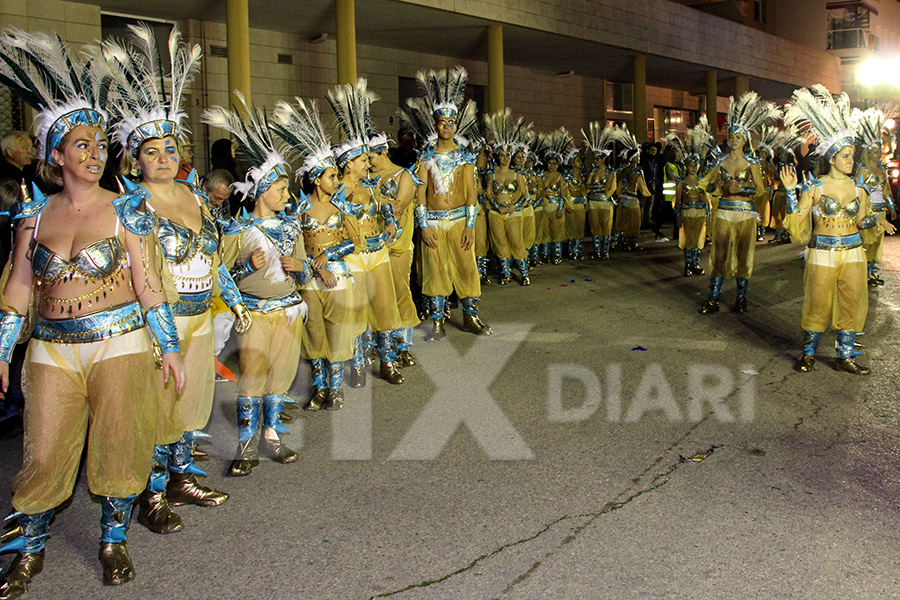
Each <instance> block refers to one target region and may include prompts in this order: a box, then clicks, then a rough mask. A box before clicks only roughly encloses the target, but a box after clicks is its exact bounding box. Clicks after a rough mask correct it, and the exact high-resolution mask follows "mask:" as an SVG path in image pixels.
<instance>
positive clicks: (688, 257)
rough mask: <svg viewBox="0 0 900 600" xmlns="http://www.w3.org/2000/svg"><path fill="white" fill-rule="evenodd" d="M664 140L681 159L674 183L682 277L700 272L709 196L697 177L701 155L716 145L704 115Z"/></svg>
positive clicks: (700, 273) (700, 174)
mask: <svg viewBox="0 0 900 600" xmlns="http://www.w3.org/2000/svg"><path fill="white" fill-rule="evenodd" d="M666 143H667V144H668V145H669V146H671V147H675V148H678V150H679V153H680V154H681V156H682V157H684V158H683V160H684V166H685V171H686V173H685V176H684V177H683V178H682V179H681V180H680V181H679V182H678V184H676V186H675V216H676V222H677V224H678V247H679V248H681V249H682V250H684V276H685V277H692V276H694V275H703V273H704V271H703V269H702V268H701V267H700V251H701V250H702V249H703V245H704V242H705V241H706V223H707V220H708V219H709V216H710V208H711V205H710V199H709V194H708V193H707V191H706V189H705V188H704V187H703V186H702V185H701V183H700V180H701V178H702V177H703V175H704V173H702V172H701V168H702V160H703V159H702V157H704V156H706V154H707V152H709V150H710V149H711V148H713V147H715V145H716V140H715V138H713V137H712V134H711V133H710V131H709V123H708V122H707V120H706V116H703V117H701V118H700V122H699V123H698V124H697V125H696V126H694V127H692V128H691V129H689V130H687V131H686V132H685V133H684V138H683V139H682V138H680V137H678V135H677V134H674V133H673V134H671V135H669V136H668V137H666Z"/></svg>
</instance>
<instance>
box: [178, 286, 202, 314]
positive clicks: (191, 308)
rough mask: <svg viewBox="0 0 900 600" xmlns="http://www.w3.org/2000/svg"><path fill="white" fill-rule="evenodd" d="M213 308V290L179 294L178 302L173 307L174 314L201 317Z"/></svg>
mask: <svg viewBox="0 0 900 600" xmlns="http://www.w3.org/2000/svg"><path fill="white" fill-rule="evenodd" d="M210 306H212V290H206V291H205V292H197V293H195V294H178V302H176V303H175V304H173V305H172V314H174V315H181V316H189V315H200V314H203V313H205V312H206V311H207V310H209V307H210Z"/></svg>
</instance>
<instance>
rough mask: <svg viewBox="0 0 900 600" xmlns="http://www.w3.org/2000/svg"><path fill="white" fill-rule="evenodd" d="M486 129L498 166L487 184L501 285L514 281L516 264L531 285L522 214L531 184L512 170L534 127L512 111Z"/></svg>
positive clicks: (493, 118) (492, 118) (489, 120)
mask: <svg viewBox="0 0 900 600" xmlns="http://www.w3.org/2000/svg"><path fill="white" fill-rule="evenodd" d="M484 126H485V133H486V134H487V138H488V142H489V143H490V144H491V146H492V147H493V151H494V161H495V166H494V170H493V172H492V173H489V174H488V176H487V180H486V181H485V197H486V198H487V200H488V204H489V205H490V207H491V210H490V212H489V213H488V222H489V229H490V232H491V248H492V249H493V250H494V254H495V255H496V256H497V260H499V261H500V285H506V284H508V283H509V282H510V281H511V280H512V261H513V260H515V261H516V267H517V268H518V269H519V273H520V274H521V277H522V279H521V283H522V285H530V284H531V280H530V279H529V278H528V261H527V260H526V258H527V256H528V255H527V253H526V249H525V242H524V240H523V238H522V235H523V231H522V212H521V209H522V206H524V204H525V202H527V201H528V184H527V182H526V181H525V176H524V175H522V174H521V173H519V172H518V171H517V170H516V169H514V168H513V167H512V157H513V154H514V153H515V152H517V151H518V150H519V148H520V146H521V145H524V144H525V143H527V138H528V136H529V134H530V129H531V127H530V124H529V125H526V124H525V120H524V119H523V118H522V117H519V118H518V119H513V116H512V113H511V112H510V110H509V109H508V108H507V109H506V110H504V111H502V112H499V113H494V114H490V115H485V117H484Z"/></svg>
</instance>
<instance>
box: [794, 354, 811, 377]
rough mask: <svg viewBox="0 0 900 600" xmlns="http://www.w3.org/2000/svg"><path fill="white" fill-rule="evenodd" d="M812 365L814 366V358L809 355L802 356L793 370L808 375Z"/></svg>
mask: <svg viewBox="0 0 900 600" xmlns="http://www.w3.org/2000/svg"><path fill="white" fill-rule="evenodd" d="M814 364H816V357H815V356H812V355H811V354H804V355H803V356H801V357H800V358H799V359H798V360H797V363H796V364H795V365H794V369H795V370H796V371H799V372H801V373H809V372H810V371H812V368H813V365H814Z"/></svg>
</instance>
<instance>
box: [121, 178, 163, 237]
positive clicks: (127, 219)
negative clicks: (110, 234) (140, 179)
mask: <svg viewBox="0 0 900 600" xmlns="http://www.w3.org/2000/svg"><path fill="white" fill-rule="evenodd" d="M145 194H146V191H145V190H144V188H142V187H140V186H138V189H137V190H134V191H130V192H126V193H125V194H124V195H122V196H119V197H118V198H116V199H115V200H113V206H115V207H116V213H117V214H118V215H119V221H121V222H122V225H124V226H125V229H127V230H128V231H130V232H131V233H133V234H135V235H148V234H150V233H151V232H152V231H153V230H154V229H156V218H155V217H154V215H153V212H152V211H150V210H148V209H147V205H146V204H145V203H144V198H145Z"/></svg>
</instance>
